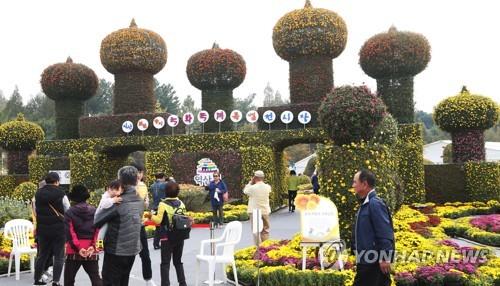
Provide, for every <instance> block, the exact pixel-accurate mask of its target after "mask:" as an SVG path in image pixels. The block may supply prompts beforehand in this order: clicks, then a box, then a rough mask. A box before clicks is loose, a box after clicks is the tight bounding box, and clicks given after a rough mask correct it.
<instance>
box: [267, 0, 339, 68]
mask: <svg viewBox="0 0 500 286" xmlns="http://www.w3.org/2000/svg"><path fill="white" fill-rule="evenodd" d="M346 43H347V26H346V24H345V22H344V20H343V19H342V18H341V17H340V16H339V15H337V14H336V13H335V12H333V11H330V10H327V9H321V8H313V7H312V5H311V3H310V1H309V0H307V1H306V4H305V6H304V8H303V9H298V10H294V11H291V12H289V13H287V14H286V15H284V16H283V17H281V19H279V20H278V22H277V23H276V25H275V26H274V29H273V46H274V50H275V51H276V53H277V54H278V55H279V56H280V57H281V58H282V59H284V60H286V61H291V60H293V59H295V58H300V57H303V56H328V57H330V58H332V59H333V58H336V57H338V56H339V55H340V54H341V53H342V51H344V48H345V46H346Z"/></svg>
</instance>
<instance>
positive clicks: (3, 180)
mask: <svg viewBox="0 0 500 286" xmlns="http://www.w3.org/2000/svg"><path fill="white" fill-rule="evenodd" d="M15 187H16V178H15V177H14V176H12V175H3V176H0V197H8V196H10V195H11V194H12V192H13V191H14V188H15Z"/></svg>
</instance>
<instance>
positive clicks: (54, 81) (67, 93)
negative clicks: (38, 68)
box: [40, 57, 98, 100]
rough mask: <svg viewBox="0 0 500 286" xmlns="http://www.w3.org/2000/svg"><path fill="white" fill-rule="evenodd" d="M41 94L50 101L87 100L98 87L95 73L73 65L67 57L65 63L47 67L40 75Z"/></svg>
mask: <svg viewBox="0 0 500 286" xmlns="http://www.w3.org/2000/svg"><path fill="white" fill-rule="evenodd" d="M40 83H41V84H42V89H43V92H44V93H45V94H46V95H47V96H48V97H49V98H51V99H53V100H58V99H76V100H87V99H89V98H90V97H92V96H93V95H94V94H95V93H96V91H97V86H98V79H97V75H96V74H95V72H94V71H93V70H92V69H90V68H88V67H87V66H85V65H82V64H75V63H73V60H72V59H71V58H70V57H68V59H67V60H66V62H65V63H58V64H54V65H51V66H49V67H47V68H46V69H45V70H44V71H43V73H42V79H41V80H40Z"/></svg>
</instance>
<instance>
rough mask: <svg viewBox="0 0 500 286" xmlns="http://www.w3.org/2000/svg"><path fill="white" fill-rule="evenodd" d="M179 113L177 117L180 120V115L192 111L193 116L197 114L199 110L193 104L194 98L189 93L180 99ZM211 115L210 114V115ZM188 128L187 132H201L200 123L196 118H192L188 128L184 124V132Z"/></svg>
mask: <svg viewBox="0 0 500 286" xmlns="http://www.w3.org/2000/svg"><path fill="white" fill-rule="evenodd" d="M180 110H181V113H180V114H178V116H179V119H180V120H182V115H183V114H185V113H187V112H191V113H193V115H194V117H195V118H196V116H197V115H198V112H199V111H200V109H199V108H197V107H195V106H194V100H193V98H192V97H191V95H188V96H187V97H186V98H184V101H182V105H181V108H180ZM210 116H212V115H210ZM210 120H213V118H210ZM188 130H189V133H201V130H202V129H201V123H200V122H199V121H198V120H194V123H193V124H191V125H190V126H189V128H188V127H187V126H186V132H187V131H188Z"/></svg>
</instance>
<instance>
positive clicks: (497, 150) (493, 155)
mask: <svg viewBox="0 0 500 286" xmlns="http://www.w3.org/2000/svg"><path fill="white" fill-rule="evenodd" d="M448 144H451V140H439V141H435V142H432V143H429V144H426V145H424V158H425V159H427V160H429V161H431V162H433V163H434V164H442V163H443V150H444V147H446V145H448ZM484 148H485V149H486V161H489V162H493V161H500V142H485V144H484Z"/></svg>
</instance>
